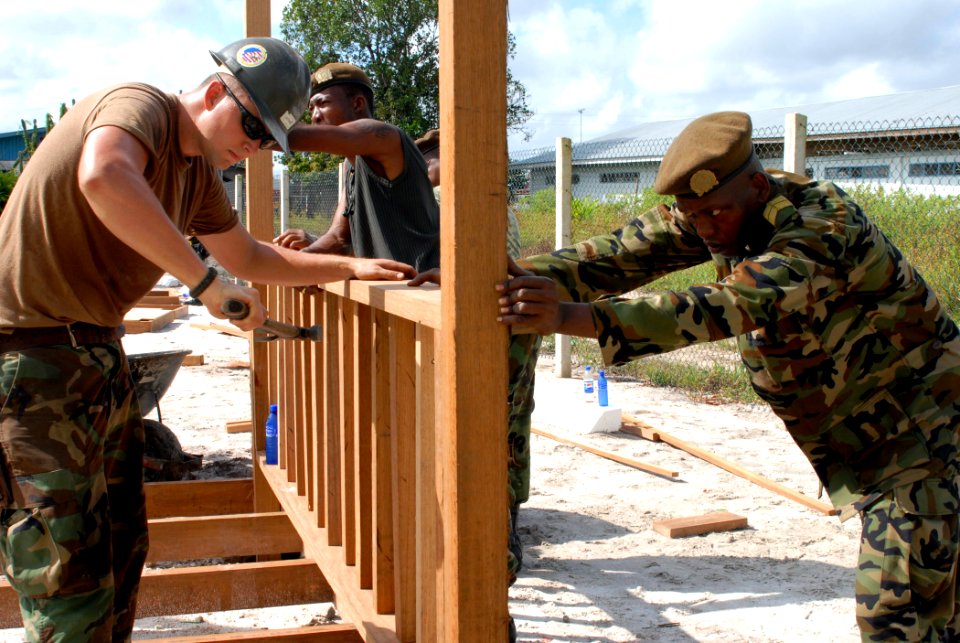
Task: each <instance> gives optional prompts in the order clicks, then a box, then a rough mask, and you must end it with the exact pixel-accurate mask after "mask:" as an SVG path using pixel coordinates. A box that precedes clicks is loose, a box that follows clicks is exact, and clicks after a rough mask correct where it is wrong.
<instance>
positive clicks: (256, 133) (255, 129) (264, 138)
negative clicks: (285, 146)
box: [217, 74, 275, 149]
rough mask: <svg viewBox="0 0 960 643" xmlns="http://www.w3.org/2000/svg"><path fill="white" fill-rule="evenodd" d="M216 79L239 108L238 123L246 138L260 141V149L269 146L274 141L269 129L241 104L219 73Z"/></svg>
mask: <svg viewBox="0 0 960 643" xmlns="http://www.w3.org/2000/svg"><path fill="white" fill-rule="evenodd" d="M217 79H218V80H219V81H220V84H221V85H223V88H224V89H225V90H226V91H227V96H229V97H230V98H232V99H233V102H234V103H236V104H237V107H239V108H240V123H241V124H242V125H243V133H244V134H246V135H247V138H249V139H250V140H251V141H260V149H264V148H267V147H270V146H271V145H272V144H273V143H274V142H275V141H274V139H273V137H272V136H270V130H268V129H267V127H266V126H265V125H264V124H263V122H262V121H261V120H260V119H259V118H257V117H256V116H254V115H253V114H251V113H250V112H249V111H248V110H247V108H246V107H244V106H243V103H241V102H240V100H239V99H238V98H237V97H236V96H235V95H234V93H233V92H232V91H230V86H229V85H227V83H225V82H224V80H223V78H221V76H220V74H217Z"/></svg>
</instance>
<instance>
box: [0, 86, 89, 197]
mask: <svg viewBox="0 0 960 643" xmlns="http://www.w3.org/2000/svg"><path fill="white" fill-rule="evenodd" d="M75 102H76V101H71V102H70V104H71V105H73V104H74V103H75ZM66 113H67V104H66V103H60V118H63V115H64V114H66ZM54 124H55V123H54V121H53V116H51V115H50V113H49V112H47V129H46V132H45V134H44V136H46V135H47V134H49V133H50V130H52V129H53V126H54ZM20 136H21V137H22V138H23V149H22V150H20V151H19V152H18V153H17V159H16V160H15V161H14V162H13V170H12V171H11V172H0V210H2V209H3V206H5V205H6V204H7V199H9V198H10V193H11V192H12V191H13V186H14V185H15V184H16V182H17V177H18V176H19V174H20V173H21V172H23V168H24V167H26V165H27V161H29V160H30V157H31V156H33V153H34V152H36V151H37V145H39V144H40V130H39V129H38V128H37V119H33V127H32V128H31V129H29V130H28V129H27V121H25V120H22V119H21V120H20Z"/></svg>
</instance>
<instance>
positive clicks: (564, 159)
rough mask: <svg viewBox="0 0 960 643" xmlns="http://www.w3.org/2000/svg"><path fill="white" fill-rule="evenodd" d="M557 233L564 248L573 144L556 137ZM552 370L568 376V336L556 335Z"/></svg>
mask: <svg viewBox="0 0 960 643" xmlns="http://www.w3.org/2000/svg"><path fill="white" fill-rule="evenodd" d="M556 177H557V235H556V248H557V250H559V249H560V248H566V247H567V246H569V245H570V243H571V242H572V241H573V239H572V238H571V233H570V226H571V223H570V219H571V212H572V210H573V145H572V144H571V143H570V139H569V138H564V137H559V138H557V168H556ZM555 355H556V357H555V359H554V362H553V372H554V374H555V375H556V376H557V377H570V337H569V336H568V335H561V334H559V333H557V335H556V348H555Z"/></svg>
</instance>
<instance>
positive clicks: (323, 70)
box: [310, 63, 373, 96]
mask: <svg viewBox="0 0 960 643" xmlns="http://www.w3.org/2000/svg"><path fill="white" fill-rule="evenodd" d="M310 80H311V82H312V86H311V88H310V95H311V96H313V95H314V94H316V93H317V92H319V91H321V90H324V89H326V88H327V87H330V86H331V85H362V86H363V87H366V88H367V89H369V90H370V91H371V92H373V85H371V84H370V79H369V78H368V77H367V75H366V74H365V73H363V70H362V69H360V68H359V67H357V66H355V65H351V64H350V63H327V64H326V65H324V66H323V67H320V68H319V69H317V71H315V72H313V75H312V76H311V77H310Z"/></svg>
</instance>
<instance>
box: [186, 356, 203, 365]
mask: <svg viewBox="0 0 960 643" xmlns="http://www.w3.org/2000/svg"><path fill="white" fill-rule="evenodd" d="M180 365H181V366H203V355H202V354H201V355H192V354H191V355H187V356H186V357H184V358H183V362H182V363H181V364H180Z"/></svg>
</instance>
